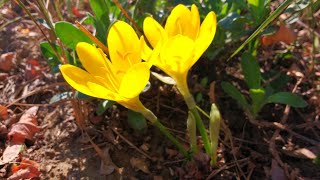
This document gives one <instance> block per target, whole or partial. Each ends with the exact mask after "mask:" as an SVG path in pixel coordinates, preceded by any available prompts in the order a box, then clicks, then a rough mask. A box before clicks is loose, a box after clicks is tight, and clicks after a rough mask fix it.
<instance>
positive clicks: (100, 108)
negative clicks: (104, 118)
mask: <svg viewBox="0 0 320 180" xmlns="http://www.w3.org/2000/svg"><path fill="white" fill-rule="evenodd" d="M112 105H114V101H109V100H104V101H102V102H100V103H99V104H98V107H97V109H96V113H97V115H98V116H101V115H102V114H103V113H104V112H105V111H106V110H107V109H108V108H110V107H112Z"/></svg>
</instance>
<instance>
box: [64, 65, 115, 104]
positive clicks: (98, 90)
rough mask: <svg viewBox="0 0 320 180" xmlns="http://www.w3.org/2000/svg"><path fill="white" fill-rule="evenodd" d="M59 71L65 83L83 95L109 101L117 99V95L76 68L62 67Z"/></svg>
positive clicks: (70, 66)
mask: <svg viewBox="0 0 320 180" xmlns="http://www.w3.org/2000/svg"><path fill="white" fill-rule="evenodd" d="M60 71H61V73H62V75H63V77H64V79H65V80H66V81H67V83H68V84H70V85H71V86H72V87H73V88H75V89H76V90H78V91H79V92H81V93H83V94H86V95H89V96H92V97H97V98H104V99H110V100H117V99H118V98H117V95H116V94H115V93H114V92H112V91H110V90H109V89H107V88H105V87H104V86H103V84H102V83H101V82H100V81H99V80H97V79H95V78H94V77H93V76H92V75H91V74H89V73H88V72H86V71H84V70H82V69H80V68H78V67H76V66H72V65H69V64H66V65H62V66H61V67H60Z"/></svg>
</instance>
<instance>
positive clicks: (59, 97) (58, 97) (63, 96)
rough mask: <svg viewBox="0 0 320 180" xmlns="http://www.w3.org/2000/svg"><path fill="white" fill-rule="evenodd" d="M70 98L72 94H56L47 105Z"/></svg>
mask: <svg viewBox="0 0 320 180" xmlns="http://www.w3.org/2000/svg"><path fill="white" fill-rule="evenodd" d="M71 97H72V92H63V93H60V94H56V95H54V96H53V97H52V98H51V99H50V101H49V104H54V103H57V102H60V101H62V100H64V99H68V98H71Z"/></svg>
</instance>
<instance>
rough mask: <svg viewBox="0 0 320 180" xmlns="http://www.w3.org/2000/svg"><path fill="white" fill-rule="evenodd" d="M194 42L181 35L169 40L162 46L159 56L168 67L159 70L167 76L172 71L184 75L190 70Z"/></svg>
mask: <svg viewBox="0 0 320 180" xmlns="http://www.w3.org/2000/svg"><path fill="white" fill-rule="evenodd" d="M194 45H195V43H194V41H193V40H191V39H190V38H188V37H186V36H182V35H178V36H175V37H173V38H170V39H169V40H168V41H167V42H166V43H165V44H164V46H163V48H162V50H161V53H160V56H161V60H162V61H164V62H163V64H166V65H167V66H168V67H163V68H161V69H162V70H163V71H165V72H166V73H167V74H168V75H172V73H170V72H167V71H172V72H176V73H184V72H186V71H188V70H189V69H190V67H191V66H192V65H193V64H192V58H193V51H194Z"/></svg>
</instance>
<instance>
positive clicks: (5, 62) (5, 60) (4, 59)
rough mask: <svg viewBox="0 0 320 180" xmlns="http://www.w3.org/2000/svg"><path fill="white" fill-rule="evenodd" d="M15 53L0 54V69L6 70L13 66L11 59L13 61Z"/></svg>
mask: <svg viewBox="0 0 320 180" xmlns="http://www.w3.org/2000/svg"><path fill="white" fill-rule="evenodd" d="M15 55H16V54H15V53H13V52H8V53H5V54H1V56H0V70H3V71H6V72H8V71H10V70H11V68H12V66H13V61H14V57H15Z"/></svg>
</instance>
